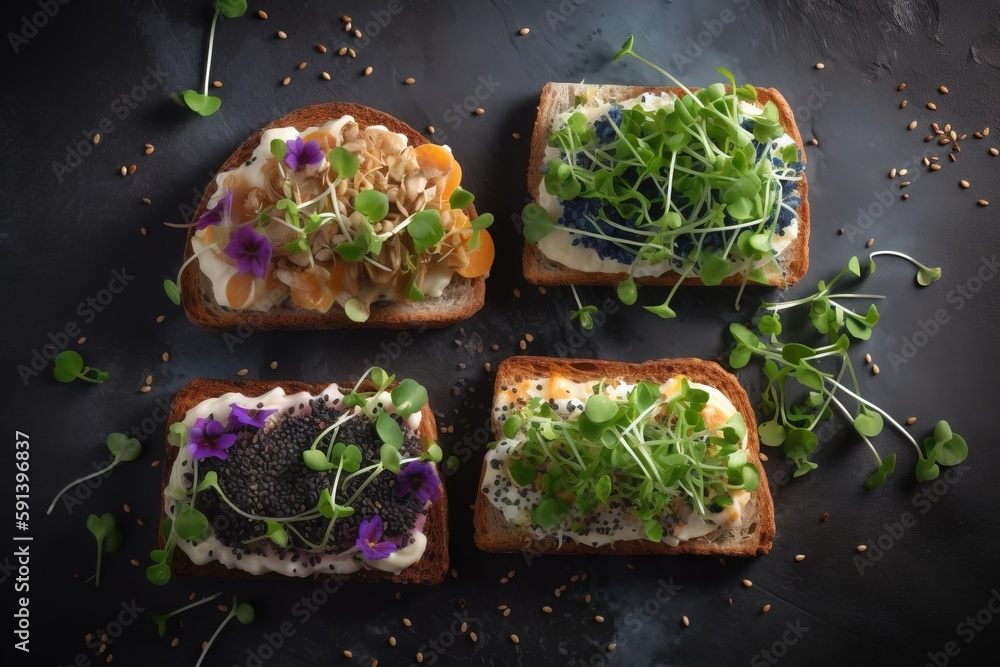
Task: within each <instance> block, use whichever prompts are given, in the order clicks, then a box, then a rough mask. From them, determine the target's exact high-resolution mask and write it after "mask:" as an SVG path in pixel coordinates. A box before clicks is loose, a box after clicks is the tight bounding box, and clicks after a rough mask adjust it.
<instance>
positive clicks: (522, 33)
mask: <svg viewBox="0 0 1000 667" xmlns="http://www.w3.org/2000/svg"><path fill="white" fill-rule="evenodd" d="M529 32H531V30H529V29H528V28H521V29H520V30H518V31H517V34H519V35H521V36H524V35H527V34H528V33H529Z"/></svg>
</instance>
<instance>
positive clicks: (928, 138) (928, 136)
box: [924, 134, 934, 144]
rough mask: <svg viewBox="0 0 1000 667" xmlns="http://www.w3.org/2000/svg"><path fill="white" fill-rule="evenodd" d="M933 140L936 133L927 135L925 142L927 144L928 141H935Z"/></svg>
mask: <svg viewBox="0 0 1000 667" xmlns="http://www.w3.org/2000/svg"><path fill="white" fill-rule="evenodd" d="M933 140H934V135H933V134H928V135H927V136H926V137H924V143H925V144H926V143H927V142H929V141H933Z"/></svg>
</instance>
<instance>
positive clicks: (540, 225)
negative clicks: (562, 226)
mask: <svg viewBox="0 0 1000 667" xmlns="http://www.w3.org/2000/svg"><path fill="white" fill-rule="evenodd" d="M521 219H522V220H523V221H524V238H525V240H527V241H528V242H529V243H538V242H539V241H541V240H542V239H543V238H545V237H546V236H548V234H549V232H551V231H552V230H553V229H555V227H556V223H555V222H554V221H553V220H552V216H551V215H549V212H548V211H546V210H545V209H544V208H542V207H541V206H539V205H538V204H535V203H531V204H528V205H526V206H525V207H524V209H523V210H522V211H521Z"/></svg>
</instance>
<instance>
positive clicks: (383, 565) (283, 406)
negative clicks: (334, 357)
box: [164, 384, 427, 577]
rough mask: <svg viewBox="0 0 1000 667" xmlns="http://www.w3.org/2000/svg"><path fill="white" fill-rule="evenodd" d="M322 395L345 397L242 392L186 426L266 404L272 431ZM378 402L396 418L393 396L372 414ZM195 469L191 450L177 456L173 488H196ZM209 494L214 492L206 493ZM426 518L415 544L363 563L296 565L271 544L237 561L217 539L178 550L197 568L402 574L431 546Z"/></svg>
mask: <svg viewBox="0 0 1000 667" xmlns="http://www.w3.org/2000/svg"><path fill="white" fill-rule="evenodd" d="M317 396H319V397H322V396H326V397H327V399H328V401H329V404H330V405H333V402H334V401H338V403H339V399H342V398H343V393H342V392H341V391H340V389H339V388H338V386H337V385H336V384H331V385H330V386H328V387H327V388H326V389H324V390H323V391H322V392H320V393H319V394H317V395H316V396H313V395H311V394H309V393H308V392H299V393H296V394H285V391H284V390H283V389H281V388H280V387H278V388H275V389H272V390H271V391H269V392H267V393H266V394H264V395H262V396H255V397H253V396H251V397H248V396H244V395H243V394H238V393H228V394H223V395H222V396H219V397H216V398H209V399H206V400H204V401H202V402H201V403H199V404H198V405H196V406H195V407H193V408H191V409H190V410H188V412H187V414H186V415H185V417H184V420H183V424H184V426H185V427H186V428H189V429H190V428H191V427H192V426H194V424H195V422H196V421H197V419H198V418H199V417H201V418H203V419H207V418H208V417H209V415H211V416H212V417H213V418H214V419H216V420H219V421H222V422H225V421H226V420H227V419H228V418H229V413H230V412H231V411H232V409H231V408H230V407H229V405H230V404H231V403H237V404H238V405H240V406H242V407H254V406H257V405H258V404H263V405H262V407H261V408H260V409H262V410H277V411H278V412H276V413H275V414H274V415H272V416H271V417H269V418H268V423H267V426H265V429H267V428H272V427H273V426H274V424H276V418H278V417H279V416H281V415H282V414H283V413H285V412H286V411H287V410H288V409H289V408H292V407H295V408H296V414H308V412H309V401H310V400H312V399H314V398H316V397H317ZM377 403H382V405H383V406H384V409H385V411H386V412H389V413H393V411H394V410H395V406H394V405H393V403H392V398H391V396H390V395H389V392H382V393H381V394H379V395H377V396H373V397H372V398H370V399H368V401H367V405H366V409H367V411H369V412H371V410H372V408H373V406H375V405H376V404H377ZM299 405H303V406H305V407H304V408H302V409H299V408H298V406H299ZM420 417H421V413H420V412H416V413H414V414H412V415H410V416H409V417H407V418H406V420H405V423H406V426H407V427H408V428H409V429H410V431H412V432H415V431H416V430H417V429H418V428H419V427H420ZM192 465H193V464H192V459H191V452H190V450H189V449H188V448H187V447H182V448H181V449H180V450H179V452H178V454H177V458H176V459H175V460H174V464H173V467H172V468H171V471H170V483H169V486H176V487H180V488H182V489H187V488H189V487H190V484H186V483H185V482H184V473H188V472H191V471H192ZM203 493H213V492H212V491H205V492H203ZM175 504H176V501H175V500H174V498H173V497H171V496H170V495H169V494H166V493H165V494H164V507H165V512H166V514H167V516H169V517H171V518H173V516H174V509H175ZM425 518H426V517H425V515H423V514H418V516H417V521H416V524H415V525H414V527H413V530H412V532H411V537H412V538H413V543H412V544H407V545H406V546H404V547H402V548H400V549H398V550H396V551H394V552H393V553H392V554H390V555H389V556H388V557H387V558H384V559H382V560H372V561H360V560H357V559H355V558H354V557H353V555H352V554H348V555H338V554H327V553H320V554H312V553H307V552H302V553H303V556H304V557H302V558H299V559H297V561H294V562H293V561H292V560H291V559H290V558H289V557H288V555H286V557H285V558H284V559H280V558H279V557H278V553H277V551H276V549H275V547H273V546H270V545H269V546H261V551H262V552H263V553H262V554H257V553H250V554H245V553H243V552H242V549H240V550H238V551H239V553H240V557H239V558H237V556H236V554H235V553H234V550H233V548H232V547H228V546H226V545H225V544H223V543H222V542H221V541H219V540H218V538H216V537H215V536H209V537H208V538H207V539H205V540H204V541H202V542H199V543H197V544H194V543H192V542H189V541H187V540H183V539H179V538H178V540H177V546H178V548H180V549H181V550H182V551H183V552H184V553H185V554H187V556H188V558H190V559H191V562H192V563H194V564H195V565H205V564H206V563H210V562H212V561H218V562H219V563H221V564H222V565H225V566H226V567H227V568H230V569H238V570H243V571H245V572H249V573H251V574H262V573H265V572H277V573H280V574H284V575H287V576H291V577H308V576H312V575H314V574H350V573H352V572H356V571H358V570H360V569H362V568H364V567H366V566H367V567H368V568H372V569H377V570H383V571H386V572H393V573H396V574H398V573H399V572H400V571H401V570H403V569H404V568H407V567H409V566H410V565H413V564H414V563H416V562H417V561H418V560H420V557H421V556H422V555H423V553H424V550H425V548H426V546H427V537H426V536H425V535H424V533H423V524H424V520H425ZM209 520H210V521H211V518H209ZM313 556H316V557H317V558H318V559H319V560H318V562H317V563H316V564H311V563H310V558H311V557H313Z"/></svg>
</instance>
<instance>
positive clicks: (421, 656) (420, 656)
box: [417, 651, 424, 662]
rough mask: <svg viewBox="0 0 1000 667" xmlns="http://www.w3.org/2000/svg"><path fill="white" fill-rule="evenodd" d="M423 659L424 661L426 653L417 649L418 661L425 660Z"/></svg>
mask: <svg viewBox="0 0 1000 667" xmlns="http://www.w3.org/2000/svg"><path fill="white" fill-rule="evenodd" d="M423 661H424V654H423V653H421V652H420V651H417V662H423Z"/></svg>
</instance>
